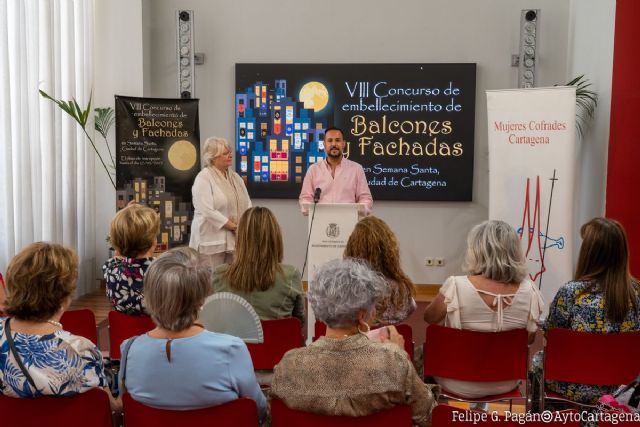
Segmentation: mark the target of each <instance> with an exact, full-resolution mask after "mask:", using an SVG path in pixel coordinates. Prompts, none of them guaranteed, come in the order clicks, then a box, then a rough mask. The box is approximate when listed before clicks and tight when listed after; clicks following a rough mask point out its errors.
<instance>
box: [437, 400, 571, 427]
mask: <svg viewBox="0 0 640 427" xmlns="http://www.w3.org/2000/svg"><path fill="white" fill-rule="evenodd" d="M527 415H529V416H530V417H538V416H540V419H536V418H525V417H526V416H527ZM579 415H580V414H579V413H578V411H576V410H574V409H568V410H564V411H560V412H549V411H546V413H545V416H551V417H552V418H551V419H549V420H546V421H544V420H543V419H542V415H541V414H532V413H529V414H526V413H519V414H516V413H511V414H510V415H509V416H508V417H507V416H502V415H497V413H492V412H479V411H472V410H469V409H461V408H456V407H453V406H449V405H438V406H436V407H435V408H434V409H433V411H432V412H431V425H433V426H434V427H446V426H451V427H463V426H470V427H471V426H473V427H476V426H479V425H482V426H503V427H522V426H523V425H525V426H527V427H545V426H547V427H549V426H565V427H572V426H574V427H579V426H580V418H579Z"/></svg>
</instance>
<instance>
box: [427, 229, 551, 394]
mask: <svg viewBox="0 0 640 427" xmlns="http://www.w3.org/2000/svg"><path fill="white" fill-rule="evenodd" d="M464 267H465V270H466V271H467V273H468V274H469V275H468V276H452V277H449V278H448V279H447V280H446V281H445V283H444V284H443V285H442V287H441V288H440V292H439V293H438V295H437V296H436V298H435V299H434V300H433V302H432V303H431V304H430V305H429V306H428V307H427V309H426V311H425V312H424V320H425V321H426V322H427V323H431V324H432V323H438V324H443V325H444V326H447V327H450V328H457V329H470V330H474V331H485V332H498V331H507V330H511V329H518V328H526V329H527V331H529V340H530V342H532V341H533V339H534V336H535V332H536V330H537V328H538V326H537V321H538V319H539V317H540V314H541V313H542V308H543V305H544V304H543V301H542V296H541V294H540V292H539V291H538V288H537V286H536V285H535V284H534V283H533V282H531V280H529V279H528V278H527V270H526V262H525V258H524V256H523V253H522V249H521V247H520V238H519V237H518V235H517V234H516V232H515V230H514V229H513V227H511V226H510V225H509V224H507V223H506V222H503V221H496V220H491V221H485V222H483V223H481V224H478V225H476V226H475V227H473V229H472V230H471V232H470V233H469V236H468V237H467V253H466V258H465V265H464ZM478 351H482V349H478ZM435 380H436V381H437V382H438V384H440V385H442V387H443V389H444V390H448V391H451V392H454V393H456V394H458V395H460V396H462V397H465V398H475V397H480V396H486V395H487V394H499V393H506V392H508V391H511V390H513V389H514V388H515V387H516V386H517V385H518V384H517V381H497V382H472V381H459V380H453V379H449V378H435Z"/></svg>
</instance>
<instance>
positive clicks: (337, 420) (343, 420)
mask: <svg viewBox="0 0 640 427" xmlns="http://www.w3.org/2000/svg"><path fill="white" fill-rule="evenodd" d="M412 425H413V423H412V420H411V407H409V406H406V405H402V406H394V407H392V408H389V409H387V410H384V411H382V412H376V413H375V414H371V415H366V416H363V417H348V416H342V415H333V416H328V415H317V414H311V413H309V412H303V411H298V410H295V409H290V408H289V407H287V405H285V403H284V402H283V401H281V400H279V399H272V400H271V426H272V427H298V426H299V427H326V426H332V427H388V426H393V427H405V426H406V427H410V426H412ZM433 425H434V427H435V426H436V424H433Z"/></svg>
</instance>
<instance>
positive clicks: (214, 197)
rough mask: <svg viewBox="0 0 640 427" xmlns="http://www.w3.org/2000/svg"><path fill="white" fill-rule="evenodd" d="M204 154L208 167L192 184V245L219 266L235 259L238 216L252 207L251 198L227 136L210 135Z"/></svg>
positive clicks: (206, 166) (215, 265)
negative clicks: (225, 137) (234, 159)
mask: <svg viewBox="0 0 640 427" xmlns="http://www.w3.org/2000/svg"><path fill="white" fill-rule="evenodd" d="M202 158H203V161H204V164H205V167H204V168H203V169H202V170H201V171H200V173H198V176H196V179H195V181H194V182H193V187H192V188H191V193H192V194H193V206H194V208H195V212H194V216H193V222H192V224H191V240H190V241H189V246H191V247H192V248H193V249H195V250H197V251H198V252H200V253H201V254H203V255H206V258H207V261H208V262H209V266H210V267H211V268H216V267H217V266H219V265H221V264H224V263H227V264H229V263H231V260H232V259H233V252H234V250H235V243H236V236H235V232H236V229H237V228H238V220H239V219H240V217H241V216H242V214H243V213H244V211H246V210H247V209H249V208H250V207H251V199H249V193H247V187H246V186H245V185H244V181H243V180H242V178H241V177H240V175H238V174H237V173H236V172H234V171H233V170H232V169H231V168H230V166H231V163H232V162H233V154H231V145H229V143H228V142H227V140H226V139H224V138H218V137H212V138H209V139H207V140H206V141H205V143H204V148H203V150H202Z"/></svg>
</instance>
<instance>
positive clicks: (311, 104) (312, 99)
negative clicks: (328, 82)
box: [298, 82, 329, 112]
mask: <svg viewBox="0 0 640 427" xmlns="http://www.w3.org/2000/svg"><path fill="white" fill-rule="evenodd" d="M298 97H299V98H300V102H303V103H304V108H310V109H313V110H314V111H315V112H318V111H320V110H322V109H323V108H324V107H326V106H327V103H328V102H329V91H328V90H327V88H326V86H325V85H323V84H322V83H320V82H309V83H305V85H304V86H302V89H300V94H299V95H298Z"/></svg>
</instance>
